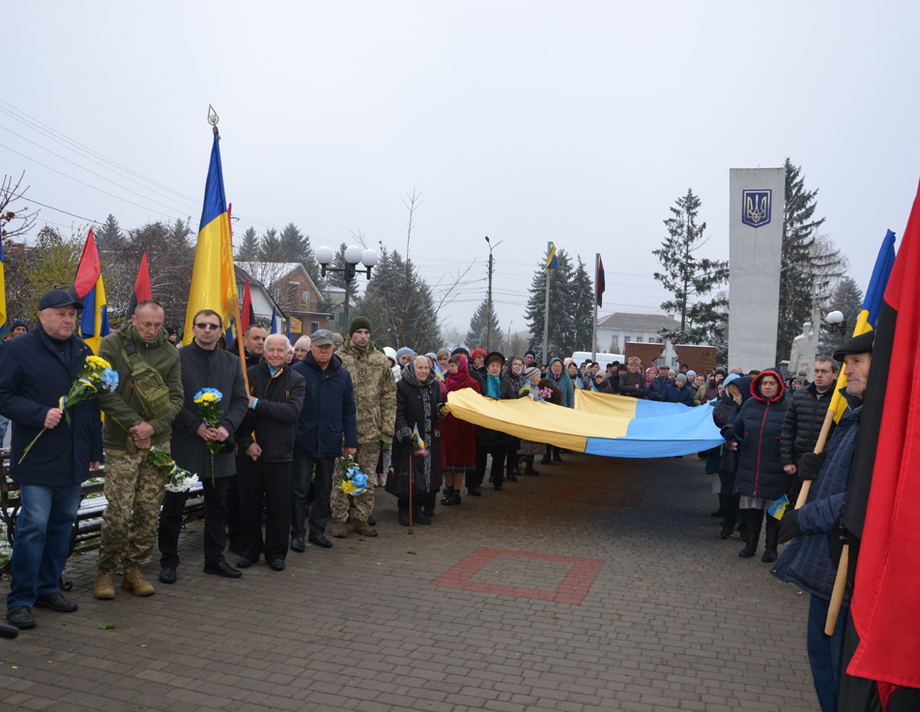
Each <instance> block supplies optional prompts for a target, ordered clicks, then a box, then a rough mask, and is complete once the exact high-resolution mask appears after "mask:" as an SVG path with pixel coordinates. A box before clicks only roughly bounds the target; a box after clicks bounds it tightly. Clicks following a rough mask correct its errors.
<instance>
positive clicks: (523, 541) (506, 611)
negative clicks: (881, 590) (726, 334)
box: [0, 454, 818, 712]
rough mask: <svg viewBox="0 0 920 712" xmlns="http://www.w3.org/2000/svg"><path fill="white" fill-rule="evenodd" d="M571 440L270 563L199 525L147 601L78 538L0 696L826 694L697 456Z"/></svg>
mask: <svg viewBox="0 0 920 712" xmlns="http://www.w3.org/2000/svg"><path fill="white" fill-rule="evenodd" d="M564 459H565V462H564V463H562V464H553V465H544V466H538V467H539V469H540V471H541V474H540V475H539V476H538V477H526V476H521V477H520V478H519V480H520V481H518V482H509V483H506V484H505V486H504V489H503V491H501V492H494V491H493V490H492V489H491V488H486V489H484V490H483V496H482V497H479V498H476V497H464V498H463V504H462V505H461V506H459V507H441V506H439V507H438V509H437V514H436V515H435V517H434V524H432V525H430V526H416V527H415V533H414V534H413V535H412V536H409V535H408V534H407V530H406V529H405V528H404V527H400V526H398V524H397V523H396V506H395V500H394V499H393V498H392V497H390V496H389V495H386V494H385V493H383V491H382V490H378V497H377V502H378V505H377V511H376V512H375V514H376V517H377V521H378V529H379V530H380V536H379V537H378V538H376V539H366V540H365V539H364V538H363V537H361V536H360V535H358V534H355V533H354V532H350V533H349V537H348V539H345V540H338V539H336V540H334V543H335V546H334V548H332V549H329V550H322V549H318V548H317V547H314V546H309V545H308V549H307V551H306V552H305V553H303V554H297V553H294V552H290V553H289V555H288V559H287V562H288V566H287V569H286V570H285V571H284V572H280V573H277V572H273V571H271V570H270V569H269V568H268V566H267V565H266V564H265V563H264V562H260V563H259V564H256V565H255V566H253V567H252V568H250V569H248V570H246V571H244V573H243V578H242V579H240V580H227V579H223V578H219V577H216V576H210V575H206V574H203V573H202V572H201V565H202V554H201V548H200V547H201V541H200V539H201V534H202V526H201V524H199V523H192V524H190V525H189V526H188V527H187V531H186V532H185V533H183V535H182V539H181V543H180V553H181V555H182V557H183V561H182V564H181V565H180V568H179V580H178V582H177V583H176V584H174V585H172V586H166V585H163V584H156V585H157V592H156V594H155V595H154V596H152V597H149V598H137V597H135V596H133V594H130V593H128V592H126V591H123V590H122V589H121V588H120V587H119V586H118V584H119V583H120V575H119V576H117V577H116V597H115V600H114V601H97V600H95V599H94V598H93V596H92V586H93V575H94V572H95V565H96V555H95V553H89V554H86V555H82V556H76V557H73V558H71V560H70V562H69V566H68V569H67V571H66V572H65V576H66V577H67V578H69V579H71V580H72V581H73V583H74V588H73V591H72V592H71V593H70V594H67V595H68V596H69V597H71V598H73V599H74V600H76V601H77V602H78V603H79V604H80V610H79V611H78V612H76V613H73V614H60V613H53V612H51V611H47V610H42V609H37V610H36V611H35V616H36V620H37V622H38V627H37V628H35V629H34V630H31V631H23V632H22V633H20V635H19V637H18V638H17V639H16V640H2V639H0V710H3V711H6V710H20V709H22V710H42V709H50V710H54V712H66V711H69V710H80V711H83V710H93V711H94V712H97V711H109V710H111V711H113V712H123V711H130V712H143V711H147V710H159V711H163V712H166V711H170V712H171V711H173V710H175V711H176V712H180V711H181V712H188V711H189V710H226V711H227V712H249V711H253V712H255V711H257V710H258V711H261V710H311V711H313V710H315V711H317V712H324V711H326V710H330V711H331V710H360V711H362V712H390V711H394V712H395V711H397V710H428V711H429V712H464V711H466V710H496V711H498V712H544V711H550V710H551V711H553V712H556V711H560V712H593V711H595V710H632V711H635V712H653V711H659V710H660V711H661V712H665V711H668V710H706V711H707V712H727V711H728V710H742V709H743V710H745V711H746V712H748V711H750V712H759V711H762V712H780V711H782V712H794V711H799V710H815V709H817V708H818V706H817V700H816V698H815V694H814V690H813V687H812V683H811V675H810V672H809V670H808V664H807V659H806V651H805V633H804V631H805V624H806V618H807V605H808V601H807V596H806V595H805V594H802V593H801V592H800V591H799V590H798V589H797V588H795V587H793V586H789V585H786V584H782V583H780V582H778V581H776V580H774V579H773V578H772V577H771V576H770V574H769V568H770V567H769V565H768V564H764V563H761V561H760V557H759V556H757V557H755V558H754V559H747V560H744V559H740V558H739V557H738V556H737V552H738V550H739V549H740V548H741V542H740V541H739V539H738V538H737V534H736V535H735V538H734V539H732V540H730V541H723V540H720V539H719V536H718V532H719V527H718V525H717V523H716V520H715V519H712V518H711V517H710V516H709V512H710V510H712V509H713V508H714V505H715V501H716V497H715V496H714V495H712V494H711V484H710V477H709V476H707V475H705V474H704V471H703V462H702V461H701V460H699V459H697V458H696V457H695V456H686V457H684V458H682V459H674V458H669V459H661V460H617V459H607V458H601V457H593V456H588V455H580V454H569V455H564ZM761 547H762V544H761ZM759 553H760V551H758V554H759ZM236 558H237V557H236V556H234V555H232V554H228V560H229V561H230V562H231V563H235V561H236ZM573 559H574V561H573ZM145 572H146V573H147V575H148V577H149V578H150V579H151V581H154V582H155V579H156V575H157V573H158V572H159V566H158V565H157V563H156V562H151V563H150V564H149V565H147V566H146V567H145ZM8 589H9V584H8V583H3V584H0V594H2V595H4V596H5V595H6V593H7V591H8ZM107 623H110V624H114V628H109V629H104V628H103V627H102V626H104V625H105V624H107Z"/></svg>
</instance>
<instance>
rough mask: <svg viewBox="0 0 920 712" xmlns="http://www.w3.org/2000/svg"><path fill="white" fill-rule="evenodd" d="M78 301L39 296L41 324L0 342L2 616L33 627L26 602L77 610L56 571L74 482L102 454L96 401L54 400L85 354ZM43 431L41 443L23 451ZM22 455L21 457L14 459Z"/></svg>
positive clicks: (76, 489) (76, 496)
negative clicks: (9, 434)
mask: <svg viewBox="0 0 920 712" xmlns="http://www.w3.org/2000/svg"><path fill="white" fill-rule="evenodd" d="M78 308H79V309H82V308H83V304H82V303H81V302H80V301H79V300H78V299H76V298H75V297H74V296H73V295H71V294H69V293H68V292H65V291H63V290H61V289H52V290H50V291H48V292H45V294H43V295H42V297H41V300H39V303H38V309H39V312H38V318H39V321H40V325H39V326H38V327H37V328H35V329H34V330H33V331H30V332H29V333H27V334H25V335H23V336H21V337H19V338H16V339H14V340H12V341H10V342H9V343H7V344H6V345H5V346H4V347H3V348H2V349H0V413H2V414H3V415H5V416H6V417H7V418H9V419H10V420H11V421H12V423H13V442H12V453H11V457H10V476H11V477H12V479H13V481H14V482H17V483H18V484H19V486H20V498H21V502H22V506H21V509H20V510H19V516H18V517H17V519H16V538H15V540H14V543H13V556H12V562H11V563H12V579H11V581H10V593H9V595H8V596H7V599H6V606H7V614H6V617H7V620H8V621H9V622H10V623H11V624H12V625H14V626H16V627H17V628H20V629H23V630H25V629H28V628H34V627H35V619H34V618H33V617H32V607H33V606H35V607H38V608H48V609H50V610H52V611H57V612H59V613H70V612H72V611H75V610H77V604H76V603H74V602H73V601H69V600H67V599H66V598H64V596H62V595H61V587H60V578H61V573H62V572H63V570H64V564H65V563H66V562H67V556H68V554H69V553H70V535H71V530H72V528H73V523H74V520H75V519H76V516H77V510H78V509H79V507H80V485H81V484H82V483H83V482H84V481H85V480H86V479H88V478H89V471H90V469H96V468H98V467H99V462H100V460H102V423H101V420H100V413H99V400H98V399H97V398H91V399H87V400H83V401H82V402H78V403H76V404H74V405H73V406H71V407H70V408H68V413H67V415H68V417H67V418H65V417H64V411H63V410H62V409H61V407H60V405H61V399H62V398H64V397H65V396H66V395H67V394H68V393H69V391H70V389H71V385H72V384H73V382H74V380H75V379H76V378H77V377H78V376H79V374H80V371H81V370H82V369H83V368H84V366H85V365H86V357H87V356H92V355H93V352H92V349H90V347H89V346H87V345H86V344H84V343H83V342H82V341H81V340H80V339H79V338H78V337H77V336H76V335H75V333H74V330H75V329H76V326H77V309H78ZM42 434H44V437H43V438H42V443H41V447H39V448H35V449H33V450H30V451H29V452H25V451H26V449H27V445H28V444H29V443H30V442H33V441H34V440H35V439H37V438H38V436H40V435H42ZM21 460H22V462H21Z"/></svg>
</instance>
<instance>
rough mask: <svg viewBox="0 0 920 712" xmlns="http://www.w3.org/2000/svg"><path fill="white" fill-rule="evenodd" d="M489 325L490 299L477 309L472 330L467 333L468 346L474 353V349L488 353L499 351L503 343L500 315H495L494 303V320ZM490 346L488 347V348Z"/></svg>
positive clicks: (493, 307) (486, 299)
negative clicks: (484, 350)
mask: <svg viewBox="0 0 920 712" xmlns="http://www.w3.org/2000/svg"><path fill="white" fill-rule="evenodd" d="M487 324H489V298H488V297H486V298H485V299H483V300H482V304H480V305H479V306H478V307H476V311H475V312H474V313H473V318H472V319H470V330H469V331H468V332H466V346H467V348H468V349H469V350H470V351H471V352H472V350H473V349H486V350H487V351H497V350H498V348H499V346H500V344H501V343H502V328H501V324H500V323H499V321H498V315H497V314H496V313H495V303H494V302H493V303H492V320H491V324H490V325H489V326H487ZM487 345H488V347H487Z"/></svg>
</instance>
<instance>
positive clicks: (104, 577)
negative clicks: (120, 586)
mask: <svg viewBox="0 0 920 712" xmlns="http://www.w3.org/2000/svg"><path fill="white" fill-rule="evenodd" d="M93 595H94V596H95V597H96V598H99V599H109V598H115V585H114V584H113V583H112V574H111V573H110V572H107V571H100V572H98V573H97V574H96V582H95V584H94V586H93Z"/></svg>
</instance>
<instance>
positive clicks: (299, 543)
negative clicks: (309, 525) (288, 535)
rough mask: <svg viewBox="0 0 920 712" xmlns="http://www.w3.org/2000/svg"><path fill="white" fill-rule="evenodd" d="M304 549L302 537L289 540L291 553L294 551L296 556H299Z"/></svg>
mask: <svg viewBox="0 0 920 712" xmlns="http://www.w3.org/2000/svg"><path fill="white" fill-rule="evenodd" d="M306 548H307V547H306V545H305V544H304V542H303V537H302V536H295V537H294V538H293V539H291V551H296V552H297V553H298V554H300V553H301V552H303V550H304V549H306Z"/></svg>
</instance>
